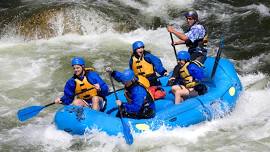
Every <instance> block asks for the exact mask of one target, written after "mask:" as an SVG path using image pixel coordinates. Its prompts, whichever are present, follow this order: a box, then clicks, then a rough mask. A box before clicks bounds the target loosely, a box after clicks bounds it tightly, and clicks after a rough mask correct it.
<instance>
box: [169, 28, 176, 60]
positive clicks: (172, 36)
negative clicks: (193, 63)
mask: <svg viewBox="0 0 270 152" xmlns="http://www.w3.org/2000/svg"><path fill="white" fill-rule="evenodd" d="M170 37H171V41H172V47H173V50H174V55H175V58H176V62H177V53H176V48H175V45H174V40H173V36H172V33H171V32H170Z"/></svg>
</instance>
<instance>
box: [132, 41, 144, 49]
mask: <svg viewBox="0 0 270 152" xmlns="http://www.w3.org/2000/svg"><path fill="white" fill-rule="evenodd" d="M141 47H144V43H143V42H142V41H136V42H134V43H133V44H132V50H133V52H135V51H136V50H137V49H138V48H141Z"/></svg>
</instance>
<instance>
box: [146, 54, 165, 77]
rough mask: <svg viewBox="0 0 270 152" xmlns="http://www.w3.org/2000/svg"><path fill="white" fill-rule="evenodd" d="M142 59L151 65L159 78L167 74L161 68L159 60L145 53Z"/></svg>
mask: <svg viewBox="0 0 270 152" xmlns="http://www.w3.org/2000/svg"><path fill="white" fill-rule="evenodd" d="M144 59H145V60H146V61H147V62H149V63H151V64H153V66H154V69H155V71H156V72H157V73H158V74H160V75H161V76H163V75H164V73H165V72H167V70H166V69H165V68H164V67H163V65H162V62H161V60H160V59H159V58H158V57H156V56H154V55H153V54H151V53H146V54H145V56H144Z"/></svg>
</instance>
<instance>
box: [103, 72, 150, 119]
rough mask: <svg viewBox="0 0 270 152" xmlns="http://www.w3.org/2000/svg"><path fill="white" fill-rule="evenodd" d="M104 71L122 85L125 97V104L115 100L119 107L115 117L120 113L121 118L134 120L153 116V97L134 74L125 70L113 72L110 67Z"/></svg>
mask: <svg viewBox="0 0 270 152" xmlns="http://www.w3.org/2000/svg"><path fill="white" fill-rule="evenodd" d="M106 71H107V72H109V73H110V75H111V76H112V77H113V78H114V79H115V80H116V81H118V82H121V83H122V84H124V91H125V97H126V100H127V102H122V101H121V100H116V104H117V105H118V106H120V111H118V114H117V116H118V117H119V116H120V113H119V112H121V113H122V116H123V117H128V118H134V119H147V118H152V117H154V116H155V104H154V100H153V97H152V96H151V94H150V93H149V91H148V90H147V87H146V86H145V85H144V84H142V83H140V82H139V81H138V80H139V79H138V78H137V77H136V76H135V74H134V72H133V71H132V70H130V69H126V70H124V71H123V72H118V71H113V70H112V69H111V68H110V67H107V68H106Z"/></svg>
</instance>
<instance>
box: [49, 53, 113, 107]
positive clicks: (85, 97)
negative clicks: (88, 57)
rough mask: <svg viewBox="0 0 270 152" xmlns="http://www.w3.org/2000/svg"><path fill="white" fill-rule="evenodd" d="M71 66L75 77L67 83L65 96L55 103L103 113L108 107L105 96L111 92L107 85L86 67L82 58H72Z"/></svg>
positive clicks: (57, 99)
mask: <svg viewBox="0 0 270 152" xmlns="http://www.w3.org/2000/svg"><path fill="white" fill-rule="evenodd" d="M71 66H72V68H73V72H74V75H73V76H72V77H71V78H70V79H69V80H68V81H67V82H66V85H65V88H64V95H63V96H62V97H61V98H59V97H58V98H56V99H55V101H54V102H55V103H58V104H60V103H61V104H65V105H69V104H71V103H73V104H74V105H77V106H87V107H90V108H92V109H94V110H101V111H103V110H104V109H105V105H106V101H105V100H106V99H105V96H106V95H108V91H109V88H108V86H107V84H106V83H105V82H104V81H103V80H102V79H101V77H100V76H99V74H98V73H97V72H95V71H93V69H92V68H86V67H85V61H84V59H83V58H82V57H74V58H72V60H71ZM75 97H76V98H75Z"/></svg>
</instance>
